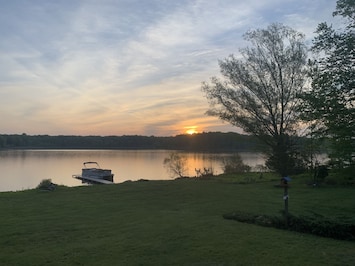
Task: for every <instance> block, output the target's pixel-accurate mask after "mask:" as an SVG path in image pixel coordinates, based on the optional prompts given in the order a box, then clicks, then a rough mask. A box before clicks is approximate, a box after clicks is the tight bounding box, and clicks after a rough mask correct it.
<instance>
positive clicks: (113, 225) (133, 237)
mask: <svg viewBox="0 0 355 266" xmlns="http://www.w3.org/2000/svg"><path fill="white" fill-rule="evenodd" d="M246 180H249V181H250V179H249V177H248V178H247V179H246ZM303 181H304V180H303ZM303 181H298V180H294V182H293V184H292V187H291V188H290V189H289V195H290V201H289V210H290V213H292V214H294V215H315V214H316V215H321V216H324V217H327V218H330V219H335V220H341V221H346V222H349V223H354V224H355V189H354V187H352V188H345V187H326V186H325V187H320V188H311V187H308V186H306V185H304V182H303ZM275 183H277V181H269V182H257V183H248V184H239V183H238V182H235V180H233V179H232V178H229V179H221V178H218V177H217V178H214V179H211V180H193V179H192V180H190V179H182V180H171V181H148V182H125V183H122V184H116V185H101V186H99V185H98V186H84V187H74V188H68V187H58V188H57V189H56V190H55V191H53V192H46V191H39V190H27V191H21V192H6V193H0V211H1V218H0V246H1V251H0V265H7V266H10V265H355V242H354V241H353V242H352V241H341V240H335V239H330V238H323V237H318V236H314V235H309V234H301V233H296V232H290V231H284V230H278V229H274V228H267V227H261V226H257V225H252V224H244V223H239V222H236V221H232V220H225V219H223V218H222V215H223V214H224V213H228V212H232V211H236V210H238V211H245V212H250V213H256V214H266V215H281V214H280V211H281V210H282V209H283V199H282V196H283V190H282V189H280V188H276V187H274V184H275Z"/></svg>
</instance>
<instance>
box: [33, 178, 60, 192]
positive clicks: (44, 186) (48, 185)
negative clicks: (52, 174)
mask: <svg viewBox="0 0 355 266" xmlns="http://www.w3.org/2000/svg"><path fill="white" fill-rule="evenodd" d="M55 187H56V185H55V184H53V183H52V180H51V179H43V180H42V181H41V182H40V183H39V184H38V186H37V189H41V190H50V191H52V190H54V189H55Z"/></svg>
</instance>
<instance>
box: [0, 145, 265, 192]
mask: <svg viewBox="0 0 355 266" xmlns="http://www.w3.org/2000/svg"><path fill="white" fill-rule="evenodd" d="M171 152H173V151H170V150H2V151H0V173H1V174H0V191H18V190H24V189H30V188H34V187H36V186H37V185H38V184H39V183H40V181H41V180H43V179H52V182H54V183H56V184H60V185H65V186H78V185H81V181H79V180H77V179H74V178H72V175H73V174H81V169H82V167H83V162H86V161H96V162H98V163H99V164H100V166H101V168H108V169H111V170H112V172H113V174H114V182H115V183H121V182H124V181H127V180H132V181H135V180H139V179H148V180H171V179H172V177H171V176H170V175H169V173H168V172H167V171H166V169H165V168H164V165H163V161H164V159H165V158H167V157H168V156H169V154H170V153H171ZM181 153H182V154H183V155H184V156H186V158H187V161H188V170H189V172H188V175H189V176H195V175H196V173H195V168H197V169H203V167H207V168H213V170H214V173H215V174H220V173H222V170H221V164H220V158H221V157H222V156H228V155H231V154H221V153H195V152H181ZM240 155H241V156H242V158H243V161H244V163H246V164H248V165H250V166H252V167H253V166H255V165H258V164H263V163H264V159H263V157H262V156H261V155H260V154H255V153H240Z"/></svg>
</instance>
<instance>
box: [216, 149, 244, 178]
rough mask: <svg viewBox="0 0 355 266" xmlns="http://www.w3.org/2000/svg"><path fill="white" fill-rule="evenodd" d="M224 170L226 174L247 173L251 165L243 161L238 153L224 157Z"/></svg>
mask: <svg viewBox="0 0 355 266" xmlns="http://www.w3.org/2000/svg"><path fill="white" fill-rule="evenodd" d="M221 163H222V170H223V173H225V174H235V173H245V172H249V171H250V166H249V165H246V164H244V163H243V160H242V157H240V155H239V154H238V153H235V154H233V155H232V156H228V157H223V158H222V161H221Z"/></svg>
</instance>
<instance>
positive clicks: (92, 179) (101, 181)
mask: <svg viewBox="0 0 355 266" xmlns="http://www.w3.org/2000/svg"><path fill="white" fill-rule="evenodd" d="M73 177H74V178H76V179H79V180H81V181H83V182H85V183H89V184H104V185H112V184H114V183H113V182H111V181H108V180H105V179H98V178H95V177H90V176H81V175H73Z"/></svg>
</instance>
